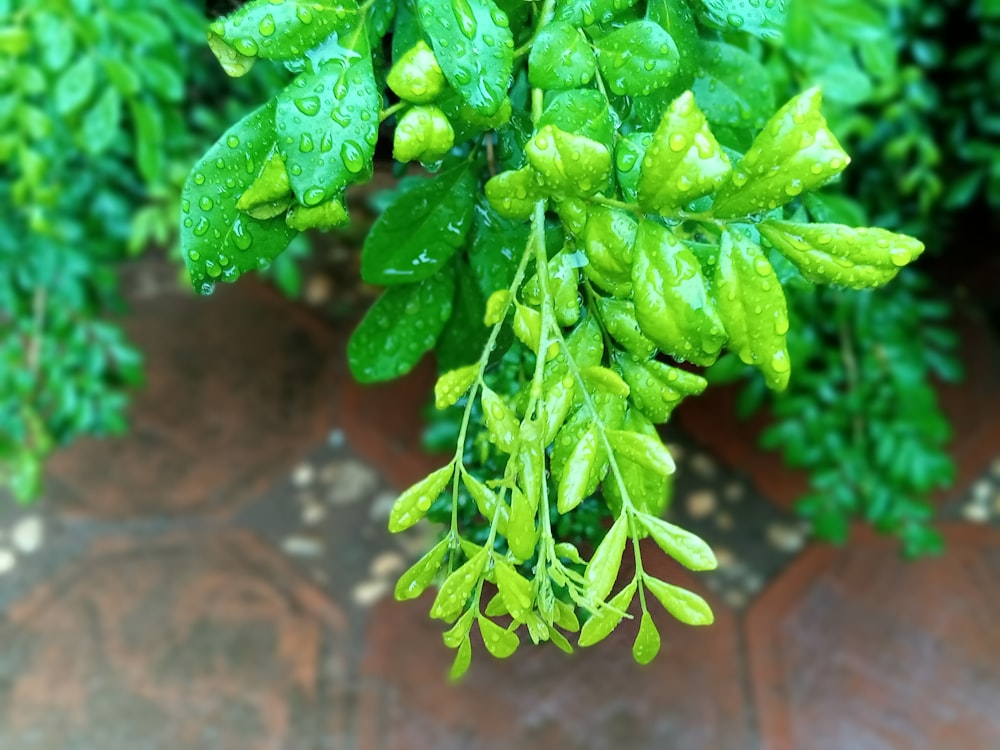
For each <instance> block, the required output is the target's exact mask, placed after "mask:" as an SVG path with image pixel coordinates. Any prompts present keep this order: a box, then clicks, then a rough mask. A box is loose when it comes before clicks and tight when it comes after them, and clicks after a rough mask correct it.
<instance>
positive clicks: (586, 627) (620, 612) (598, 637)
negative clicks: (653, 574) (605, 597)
mask: <svg viewBox="0 0 1000 750" xmlns="http://www.w3.org/2000/svg"><path fill="white" fill-rule="evenodd" d="M635 590H636V582H635V581H634V580H633V581H630V582H629V584H628V585H627V586H625V588H623V589H622V590H621V591H619V592H618V593H617V594H615V596H614V598H613V599H611V601H609V602H608V603H607V604H606V605H605V606H604V607H602V608H601V609H600V610H598V612H597V614H595V615H594V616H593V617H591V618H590V619H589V620H587V621H586V622H585V623H584V624H583V629H582V630H581V631H580V640H579V644H580V646H581V648H586V647H587V646H593V645H594V644H595V643H598V642H600V641H603V640H604V639H605V638H607V637H608V636H609V635H611V632H612V631H613V630H614V629H615V628H617V627H618V623H620V622H621V621H622V617H624V616H625V611H626V610H627V609H628V605H629V604H630V603H631V602H632V597H634V596H635Z"/></svg>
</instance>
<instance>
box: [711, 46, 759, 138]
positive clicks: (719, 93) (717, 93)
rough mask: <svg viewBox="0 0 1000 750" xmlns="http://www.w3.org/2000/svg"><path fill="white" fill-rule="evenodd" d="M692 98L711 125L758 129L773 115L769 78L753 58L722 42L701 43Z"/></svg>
mask: <svg viewBox="0 0 1000 750" xmlns="http://www.w3.org/2000/svg"><path fill="white" fill-rule="evenodd" d="M700 57H701V67H700V69H699V72H698V76H697V78H696V79H695V81H694V84H693V86H692V90H693V91H694V98H695V99H696V100H697V102H698V105H699V106H700V107H701V109H702V111H703V112H704V113H705V117H707V118H708V121H709V122H710V123H712V124H713V125H716V126H719V125H725V126H728V127H733V128H760V127H762V126H763V125H764V123H765V122H767V118H768V117H769V116H770V115H771V113H772V112H773V111H774V85H773V84H772V83H771V76H770V74H769V73H768V72H767V70H766V69H765V68H764V66H763V65H761V64H760V62H758V60H757V58H756V57H754V56H753V55H750V54H748V53H747V52H744V51H743V50H741V49H740V48H739V47H734V46H733V45H731V44H726V43H725V42H714V41H709V40H704V41H702V42H701V46H700Z"/></svg>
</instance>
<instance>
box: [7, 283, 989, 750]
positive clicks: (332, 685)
mask: <svg viewBox="0 0 1000 750" xmlns="http://www.w3.org/2000/svg"><path fill="white" fill-rule="evenodd" d="M137 273H139V278H137V279H136V284H135V288H137V289H139V290H141V294H140V299H138V300H137V301H136V307H135V314H134V315H133V316H132V317H131V319H130V321H129V324H128V325H129V329H130V332H131V333H132V335H133V337H134V339H135V340H136V342H137V343H138V344H139V345H140V346H141V347H142V348H143V350H144V351H146V352H147V353H148V357H149V372H150V382H149V386H148V388H147V389H146V390H145V391H144V392H143V393H142V395H141V396H140V397H139V398H138V400H137V403H136V408H135V410H134V418H133V422H134V429H133V431H132V433H131V435H130V436H129V437H128V438H126V439H123V440H116V441H84V442H82V443H81V444H79V445H78V446H76V447H74V448H73V449H71V450H70V451H68V452H66V453H64V454H62V455H60V456H59V457H58V458H57V459H56V461H55V462H54V463H53V465H52V467H51V476H50V480H49V485H48V486H49V496H48V498H47V500H46V502H45V503H44V504H43V505H42V506H41V507H40V509H39V510H35V511H16V510H14V509H13V508H12V507H11V506H10V504H9V503H6V502H5V503H3V506H2V507H3V510H2V514H3V517H0V526H2V528H3V529H4V532H3V535H2V537H0V610H2V615H0V642H2V643H3V647H2V648H0V747H2V748H12V749H16V750H35V749H38V750H70V749H72V750H159V749H160V748H164V749H166V748H171V749H172V750H187V749H189V748H190V749H191V750H216V749H218V750H229V749H230V748H232V749H233V750H236V749H237V748H238V749H239V750H258V749H259V750H327V749H334V748H335V749H337V750H340V749H341V748H359V749H363V750H369V749H371V750H383V749H384V750H403V749H412V750H423V749H424V748H429V749H433V750H451V749H452V748H454V749H455V750H458V749H459V748H462V749H465V748H497V750H499V749H500V748H510V747H514V746H517V747H522V748H526V749H527V750H533V749H534V748H538V749H541V748H546V749H548V748H560V750H576V749H577V748H579V749H580V750H584V749H586V750H597V749H598V748H600V749H602V750H603V749H604V748H618V747H620V748H630V749H631V748H635V749H636V750H645V749H646V748H650V749H653V748H656V749H660V748H671V749H674V748H676V749H677V750H688V749H690V750H711V749H712V748H731V749H732V750H744V749H751V750H752V749H754V748H762V749H764V750H784V749H785V748H788V749H789V750H890V749H891V750H898V749H903V750H908V749H910V748H913V749H915V750H917V749H921V750H922V749H924V748H926V749H927V750H939V749H940V748H951V747H956V748H969V749H971V750H979V749H980V748H982V749H986V748H995V747H1000V714H998V712H997V711H996V708H997V707H998V706H1000V627H997V625H996V623H997V622H998V621H1000V524H998V522H997V519H998V518H1000V431H998V422H1000V420H998V418H997V417H998V416H1000V406H997V405H998V404H1000V377H998V371H997V369H995V368H996V366H997V359H996V358H995V356H993V355H995V350H991V349H990V346H992V343H991V342H989V341H986V342H985V343H984V342H979V343H977V344H975V347H973V348H972V349H970V350H969V351H968V352H967V354H968V357H973V358H975V357H979V358H980V359H981V361H980V362H979V363H978V364H977V365H975V366H970V369H971V370H972V372H973V376H972V379H971V380H970V382H969V383H968V384H967V385H966V386H965V387H964V389H965V390H964V391H962V390H957V391H955V392H952V393H950V394H945V401H946V403H947V404H949V411H950V413H951V414H952V415H953V417H954V418H955V419H956V422H957V425H956V426H957V433H958V434H959V435H960V436H963V437H962V438H961V439H959V440H958V441H957V442H956V445H955V451H956V455H957V456H958V458H959V463H960V465H961V469H962V471H961V481H960V482H959V484H958V485H957V486H956V488H955V489H954V490H952V491H951V492H948V493H943V494H942V496H941V497H940V498H939V500H940V503H941V506H942V508H943V513H944V516H945V518H946V519H948V520H946V521H945V522H944V524H943V528H944V529H945V534H946V537H947V541H948V544H949V551H948V554H947V555H946V556H945V557H944V558H942V559H937V560H927V561H921V562H919V563H914V564H906V563H903V562H901V561H900V560H899V559H898V557H897V551H896V546H895V545H894V544H892V543H891V542H885V541H882V540H879V539H877V538H876V537H874V536H873V535H871V534H869V533H868V532H866V531H865V530H863V529H858V530H855V533H854V534H853V535H852V543H851V544H850V545H849V546H848V547H846V548H844V549H842V550H837V549H833V548H829V547H826V546H821V545H815V544H812V543H808V542H807V535H806V530H805V529H804V528H802V527H801V525H799V523H798V522H797V521H795V520H794V518H793V517H792V516H791V514H790V513H789V511H788V507H789V499H790V498H791V497H793V496H794V492H795V487H796V482H797V481H798V480H797V478H796V477H795V476H794V475H791V474H789V473H788V472H785V471H784V470H782V469H781V468H780V466H778V465H776V464H775V463H774V462H773V459H769V458H767V457H766V456H760V455H758V454H757V453H756V451H755V450H754V449H753V448H752V443H750V442H747V439H748V436H747V435H745V434H744V433H743V432H741V431H740V430H741V429H742V428H733V429H731V430H728V429H727V433H726V434H727V438H728V439H727V440H723V441H719V440H718V439H717V438H714V439H713V440H712V445H713V451H714V453H712V454H710V453H708V452H706V450H704V449H703V448H702V447H701V445H699V443H698V442H697V439H696V438H695V437H692V435H693V436H699V435H702V436H703V439H704V435H708V434H716V435H717V433H718V431H719V430H720V429H722V428H720V427H719V425H726V424H731V417H729V421H728V422H727V421H719V419H720V417H719V414H720V413H722V412H724V411H725V409H726V408H728V407H727V406H726V404H725V399H724V398H721V399H720V400H718V401H717V402H715V403H717V404H719V406H718V409H720V410H722V411H721V412H716V411H713V409H714V408H715V407H714V406H713V402H706V404H707V405H706V406H705V407H704V408H703V409H701V410H696V411H690V412H688V413H687V414H686V415H685V416H684V418H683V420H682V425H683V426H684V428H685V432H681V431H680V430H679V429H675V431H674V432H672V433H671V434H670V436H669V438H670V440H671V441H672V450H673V452H674V453H675V455H676V456H678V458H679V460H678V463H679V466H680V469H679V474H678V480H677V491H676V497H677V498H678V499H677V501H676V504H675V505H676V507H675V510H674V511H673V512H674V513H675V514H676V515H677V516H678V518H680V520H681V522H682V523H684V524H685V525H689V526H690V527H691V528H693V529H694V530H695V531H697V532H699V533H701V534H703V535H705V536H706V537H707V538H708V539H709V541H710V542H712V543H713V546H714V547H715V548H716V550H717V552H718V556H719V559H720V563H721V565H720V570H719V571H717V572H715V573H713V574H709V575H699V576H697V577H695V576H694V575H693V574H690V573H687V572H685V571H683V570H681V569H679V568H677V567H676V566H674V565H673V564H672V563H669V562H668V561H664V560H663V559H662V557H661V556H659V555H657V554H652V553H651V554H650V555H648V556H647V557H648V559H649V560H651V561H653V560H656V561H658V562H657V563H655V565H656V566H657V567H660V568H662V570H659V571H657V572H658V574H659V575H661V576H662V577H665V578H668V579H669V580H675V581H678V582H681V583H682V584H684V585H687V586H689V587H690V588H693V589H695V590H697V591H699V592H701V593H703V594H704V595H705V596H706V597H707V598H708V599H709V600H710V602H711V603H712V604H713V606H714V608H715V609H716V613H717V622H716V624H715V625H714V626H712V627H710V628H702V629H694V628H685V627H683V626H679V625H677V624H676V623H671V622H668V621H667V620H666V617H663V618H661V620H660V623H661V625H662V633H663V641H664V650H663V653H662V654H661V656H660V658H658V659H657V660H656V661H655V662H654V663H653V664H652V665H651V666H649V667H647V668H640V667H637V666H636V665H635V664H634V663H633V662H632V660H631V656H630V648H631V635H632V632H631V628H629V627H628V626H627V625H626V626H623V628H621V629H620V631H621V632H619V633H616V634H615V635H614V636H612V638H611V639H609V640H608V641H607V642H605V643H603V644H601V645H599V646H597V647H595V648H593V649H588V650H585V651H581V652H578V653H577V654H576V655H574V656H573V657H571V658H570V657H566V656H564V655H563V654H561V652H558V651H556V650H554V649H528V648H524V649H522V650H521V652H519V653H518V654H516V655H515V656H514V657H513V658H511V659H510V660H507V661H505V662H496V661H494V660H492V659H489V658H487V657H486V656H484V655H482V654H481V652H480V653H478V654H477V658H476V659H475V660H474V664H473V667H472V669H471V671H470V674H469V676H468V677H467V679H466V680H465V681H464V682H463V683H461V684H460V685H458V686H457V687H455V686H450V685H448V684H447V683H446V681H445V674H446V671H447V668H448V666H449V664H450V658H451V655H452V654H451V652H450V651H449V650H447V649H445V648H444V647H443V645H442V644H441V640H440V628H439V624H438V623H432V622H431V621H429V620H428V618H427V615H426V612H427V608H428V602H427V601H418V602H415V603H409V604H397V603H395V602H393V601H391V598H389V597H387V594H388V593H389V592H390V591H391V586H392V584H393V583H394V580H395V576H396V575H398V573H399V572H400V571H401V570H402V569H403V567H404V566H406V565H407V562H408V561H409V560H411V559H413V558H414V557H415V556H416V555H417V554H419V553H420V551H421V550H422V549H424V548H425V545H426V542H427V538H426V534H427V533H428V532H427V531H426V530H423V529H421V528H419V527H418V528H417V529H416V530H414V531H412V532H411V533H409V534H407V535H403V536H401V537H396V538H390V536H389V535H388V534H387V533H386V532H385V531H384V527H385V519H386V517H387V514H388V509H389V507H390V506H391V503H392V500H393V499H394V497H395V493H396V492H397V491H398V490H399V489H401V488H402V487H403V486H405V485H406V484H408V483H409V482H411V481H413V480H415V479H416V478H419V477H420V476H421V475H422V473H423V472H425V471H426V470H428V469H430V468H435V467H436V466H438V465H439V463H440V462H439V461H437V460H435V459H434V458H433V457H425V456H423V455H422V454H421V453H420V452H419V451H418V449H417V446H418V436H419V432H420V420H419V407H420V404H421V403H422V400H423V399H424V398H425V396H426V394H427V392H428V391H427V387H428V383H429V377H428V376H429V374H428V373H424V374H423V375H418V376H417V377H415V378H411V379H409V380H407V381H405V382H403V383H402V384H398V385H393V386H388V387H380V388H375V389H362V388H360V387H358V386H356V385H354V384H353V383H352V382H351V381H350V379H349V378H348V377H347V375H346V372H345V366H344V362H343V356H342V347H343V341H344V336H343V334H344V331H341V330H335V329H333V328H331V327H330V326H328V325H327V324H325V323H322V322H321V321H320V320H319V319H318V318H315V317H313V316H312V315H310V314H309V313H307V312H304V311H303V310H301V309H299V308H297V307H296V306H295V305H293V304H291V303H289V302H286V301H285V300H282V299H281V298H279V297H278V296H277V295H275V294H274V293H272V292H271V291H270V290H268V289H267V288H265V287H264V286H262V285H259V284H257V283H256V282H253V281H248V282H241V284H239V285H238V286H236V287H226V288H220V290H219V291H218V292H217V293H216V295H215V296H213V297H212V298H211V299H210V300H196V299H192V298H190V297H188V296H186V295H183V294H180V293H178V292H176V291H175V290H174V289H173V287H172V285H171V284H170V283H167V281H165V279H169V272H167V274H166V276H164V275H163V274H162V273H161V272H159V271H157V270H156V269H155V267H146V266H143V267H140V269H139V271H138V272H137ZM312 291H313V294H314V295H316V296H317V297H321V296H322V295H321V294H320V292H322V291H323V290H318V291H317V289H315V288H314V289H313V290H312ZM318 301H322V300H318ZM968 357H967V359H968ZM977 361H978V360H977ZM991 368H993V369H991ZM970 402H973V403H971V405H970ZM729 414H730V415H731V414H732V412H731V411H729ZM706 425H707V426H710V427H711V430H712V431H714V432H705V431H704V430H706V429H708V428H707V427H706ZM734 466H735V467H741V470H737V469H734V468H733V467H734Z"/></svg>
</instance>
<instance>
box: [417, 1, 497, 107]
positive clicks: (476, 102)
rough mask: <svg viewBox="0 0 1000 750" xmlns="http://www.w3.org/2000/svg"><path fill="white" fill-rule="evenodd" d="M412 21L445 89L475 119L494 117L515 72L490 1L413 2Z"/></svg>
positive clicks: (495, 10) (493, 4)
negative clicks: (458, 97) (472, 112)
mask: <svg viewBox="0 0 1000 750" xmlns="http://www.w3.org/2000/svg"><path fill="white" fill-rule="evenodd" d="M417 18H419V19H420V25H421V27H423V29H424V32H425V33H426V34H427V37H428V38H429V39H430V42H431V46H432V47H433V48H434V52H435V54H436V55H437V59H438V63H439V64H440V65H441V69H442V70H443V71H444V75H445V78H446V79H447V80H448V83H450V84H451V85H452V87H453V88H454V89H455V90H456V91H458V93H459V94H460V95H461V96H462V99H463V100H464V101H465V102H466V103H468V104H469V105H470V106H471V107H472V108H473V109H474V110H475V111H477V112H478V113H480V114H482V115H485V116H487V117H489V116H491V115H494V114H496V113H497V112H498V111H499V110H500V107H501V106H502V105H503V103H504V102H505V101H506V100H507V86H508V84H509V82H510V77H511V73H512V71H513V67H514V37H513V35H512V34H511V31H510V22H509V20H508V19H507V15H506V14H505V13H504V12H503V11H502V10H500V9H499V8H498V7H497V6H496V4H495V3H494V2H493V0H417Z"/></svg>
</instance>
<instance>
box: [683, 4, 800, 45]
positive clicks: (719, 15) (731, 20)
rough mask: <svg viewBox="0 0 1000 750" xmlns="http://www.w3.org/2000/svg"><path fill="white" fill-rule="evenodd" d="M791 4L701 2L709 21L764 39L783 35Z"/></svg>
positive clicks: (717, 25) (718, 25) (725, 28)
mask: <svg viewBox="0 0 1000 750" xmlns="http://www.w3.org/2000/svg"><path fill="white" fill-rule="evenodd" d="M790 4H791V3H787V2H775V0H771V2H761V0H701V3H700V5H701V6H702V13H703V15H704V18H705V19H706V20H707V21H708V22H709V23H711V24H713V25H715V26H716V27H718V28H720V29H722V30H724V31H740V32H742V33H744V34H752V35H753V36H755V37H757V38H758V39H763V40H764V41H775V40H780V39H781V35H782V33H783V31H784V28H785V18H786V16H787V13H788V11H787V6H788V5H790Z"/></svg>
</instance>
